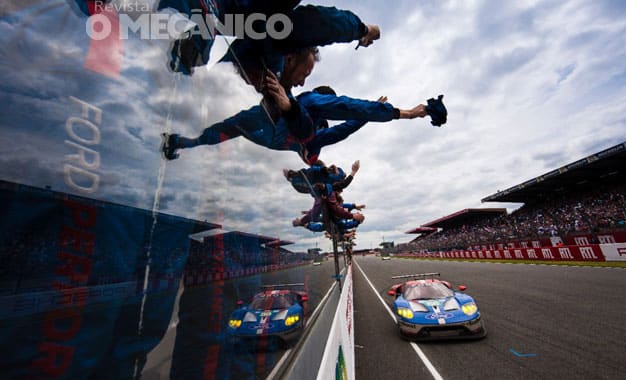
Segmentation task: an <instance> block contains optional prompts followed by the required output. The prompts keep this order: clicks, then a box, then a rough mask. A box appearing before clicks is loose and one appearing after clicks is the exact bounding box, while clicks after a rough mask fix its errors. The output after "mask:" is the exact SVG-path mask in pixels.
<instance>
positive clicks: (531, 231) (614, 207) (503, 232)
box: [411, 185, 626, 250]
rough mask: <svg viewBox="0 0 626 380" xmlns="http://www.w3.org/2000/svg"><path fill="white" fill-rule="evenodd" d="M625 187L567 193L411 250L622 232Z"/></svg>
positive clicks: (417, 244) (447, 233) (437, 236)
mask: <svg viewBox="0 0 626 380" xmlns="http://www.w3.org/2000/svg"><path fill="white" fill-rule="evenodd" d="M625 220H626V185H620V186H613V187H610V188H601V189H596V190H592V191H587V192H584V193H575V194H574V193H570V194H564V195H561V196H553V197H549V198H545V199H543V200H541V201H538V202H535V203H532V204H527V205H524V206H522V207H521V208H519V209H517V210H515V211H514V212H512V213H511V214H509V215H498V216H494V217H490V218H486V219H483V220H481V221H479V222H476V223H473V224H471V225H462V226H459V227H455V228H450V229H445V230H442V231H439V232H435V233H432V234H430V235H428V236H424V237H422V238H420V239H417V241H415V242H414V243H412V244H411V248H412V249H422V250H444V249H467V248H468V247H472V246H477V245H482V244H494V243H506V242H510V241H520V240H526V239H537V238H544V237H550V236H560V237H565V236H570V235H575V234H590V235H592V236H594V235H595V234H597V233H600V232H608V231H615V230H625V229H626V224H625V223H626V222H625Z"/></svg>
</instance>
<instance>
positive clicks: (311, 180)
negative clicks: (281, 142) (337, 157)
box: [283, 160, 360, 194]
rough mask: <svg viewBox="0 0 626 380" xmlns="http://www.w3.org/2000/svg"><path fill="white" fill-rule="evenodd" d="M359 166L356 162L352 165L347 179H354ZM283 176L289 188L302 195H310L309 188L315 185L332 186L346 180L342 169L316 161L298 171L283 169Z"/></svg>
mask: <svg viewBox="0 0 626 380" xmlns="http://www.w3.org/2000/svg"><path fill="white" fill-rule="evenodd" d="M359 165H360V162H359V161H358V160H357V161H355V162H354V163H353V164H352V173H350V175H348V177H354V175H355V174H356V172H357V171H358V170H359ZM283 174H284V176H285V178H286V179H287V181H289V183H290V184H291V186H292V187H293V188H294V189H295V190H296V191H297V192H299V193H303V194H311V191H312V190H311V187H312V186H313V185H314V184H316V183H323V184H330V185H332V184H333V183H335V182H338V181H343V180H345V179H346V178H347V177H346V173H345V172H344V171H343V169H342V168H340V167H339V166H337V165H330V166H326V164H324V162H323V161H322V160H317V161H316V162H315V163H314V164H313V165H311V166H310V167H308V168H303V169H300V170H298V171H296V170H288V169H283ZM351 180H352V179H350V181H351Z"/></svg>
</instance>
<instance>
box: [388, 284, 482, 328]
mask: <svg viewBox="0 0 626 380" xmlns="http://www.w3.org/2000/svg"><path fill="white" fill-rule="evenodd" d="M439 276H440V274H439V273H420V274H409V275H402V276H394V277H392V279H401V278H402V279H406V280H405V282H402V283H399V284H395V285H393V286H392V287H391V289H390V290H389V292H388V294H389V295H390V296H394V297H395V301H394V302H393V313H394V315H395V316H396V319H397V321H398V331H399V333H400V336H402V337H403V338H405V339H414V340H435V339H459V338H483V337H485V336H486V335H487V330H486V329H485V326H484V325H483V321H482V320H481V316H480V311H479V310H478V305H476V302H475V301H474V299H473V298H472V297H470V296H469V295H467V294H465V293H463V291H465V290H466V289H467V287H466V286H463V285H460V286H459V287H458V288H457V289H458V291H456V290H454V289H453V287H452V285H451V284H450V283H449V282H448V281H443V280H440V279H438V278H435V277H439Z"/></svg>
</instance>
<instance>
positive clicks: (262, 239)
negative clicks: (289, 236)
mask: <svg viewBox="0 0 626 380" xmlns="http://www.w3.org/2000/svg"><path fill="white" fill-rule="evenodd" d="M224 236H241V237H246V238H250V239H258V240H259V244H265V246H267V247H275V246H283V245H289V244H294V243H293V242H291V241H287V240H280V239H277V238H275V237H269V236H263V235H256V234H250V233H247V232H241V231H229V232H223V233H218V234H214V235H211V236H210V238H211V239H216V238H219V237H224Z"/></svg>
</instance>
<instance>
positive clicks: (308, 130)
mask: <svg viewBox="0 0 626 380" xmlns="http://www.w3.org/2000/svg"><path fill="white" fill-rule="evenodd" d="M316 57H317V49H315V50H311V49H308V50H305V51H304V52H299V53H295V54H289V55H287V56H286V59H285V69H284V73H283V76H282V78H281V79H280V82H279V81H278V79H277V78H276V77H275V76H274V75H273V74H272V73H271V72H267V74H268V75H267V76H266V81H265V89H266V90H267V92H268V94H270V96H272V97H273V99H274V100H275V102H276V104H277V105H278V107H279V108H280V110H281V112H282V116H281V117H280V118H278V119H277V120H276V121H274V120H272V119H271V118H270V117H268V116H267V115H266V113H265V110H264V108H262V107H261V106H255V107H252V108H250V109H248V110H246V111H241V112H239V113H238V114H236V115H235V116H233V117H231V118H228V119H226V120H224V121H222V122H221V123H217V124H214V125H212V126H210V127H208V128H206V129H205V130H204V132H203V133H202V134H201V135H200V136H198V137H197V138H187V137H183V136H179V135H177V134H171V135H169V134H163V144H162V147H161V151H162V153H163V155H164V157H165V158H166V159H169V160H172V159H175V158H177V157H178V153H177V150H178V149H186V148H193V147H196V146H199V145H216V144H219V143H221V142H223V141H226V140H230V139H233V138H236V137H239V136H244V137H245V138H247V139H248V140H250V141H252V142H254V143H256V144H259V145H262V146H265V147H267V148H269V149H273V150H291V151H295V152H296V153H298V154H299V155H300V157H301V158H302V160H303V161H304V162H305V163H306V164H307V165H312V164H314V163H315V162H316V161H317V160H318V157H319V154H320V152H321V149H322V148H323V147H324V146H327V145H332V144H335V143H337V142H339V141H342V140H344V139H346V138H347V137H348V136H349V135H351V134H352V133H354V132H356V131H358V130H359V129H360V128H361V127H362V126H363V125H365V123H366V122H367V121H379V122H385V121H391V120H394V119H413V118H417V117H425V116H426V115H430V116H431V118H432V119H433V121H432V122H431V123H432V124H433V125H441V124H442V123H445V120H446V116H447V111H446V110H445V107H444V106H443V103H442V102H441V96H440V98H439V100H438V101H436V102H438V104H436V105H435V106H431V100H433V99H429V101H428V103H429V105H428V106H427V105H424V104H419V105H417V106H415V107H413V108H411V109H406V110H405V109H398V108H395V107H394V106H393V105H391V104H389V103H387V102H386V101H387V98H386V97H381V98H380V99H379V100H378V101H368V100H361V99H354V98H349V97H347V96H336V95H333V94H323V93H320V91H314V92H305V93H303V94H301V95H299V96H298V97H297V100H296V99H295V98H294V97H293V96H291V88H292V87H294V86H301V85H304V82H305V79H306V77H308V75H309V74H310V73H311V71H312V69H313V67H314V65H315V61H316V60H319V58H316ZM326 90H329V88H327V89H326ZM333 93H334V92H333ZM438 106H440V107H438ZM325 119H331V120H348V121H346V122H344V123H342V124H339V125H336V126H333V127H330V128H321V129H318V128H316V127H317V126H319V125H321V124H322V122H323V121H324V120H325ZM436 123H438V124H436Z"/></svg>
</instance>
